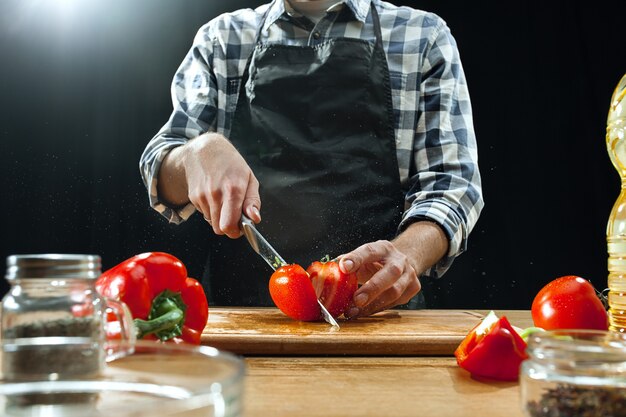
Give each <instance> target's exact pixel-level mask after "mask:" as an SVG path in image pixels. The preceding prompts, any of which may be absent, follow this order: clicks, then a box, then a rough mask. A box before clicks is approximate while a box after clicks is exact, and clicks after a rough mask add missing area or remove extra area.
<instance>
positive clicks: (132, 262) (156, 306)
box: [96, 252, 209, 344]
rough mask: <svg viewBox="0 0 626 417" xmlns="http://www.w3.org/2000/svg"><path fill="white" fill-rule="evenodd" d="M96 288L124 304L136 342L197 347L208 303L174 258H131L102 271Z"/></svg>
mask: <svg viewBox="0 0 626 417" xmlns="http://www.w3.org/2000/svg"><path fill="white" fill-rule="evenodd" d="M96 289H97V290H98V292H99V293H100V294H101V295H102V296H104V297H108V298H112V299H116V300H120V301H123V302H124V303H126V305H127V306H128V309H129V310H130V312H131V313H132V316H133V321H134V324H135V330H136V333H137V338H138V339H158V340H161V341H168V340H170V341H173V342H175V343H180V342H187V343H192V344H200V337H201V336H202V330H203V329H204V327H205V326H206V323H207V321H208V318H209V306H208V302H207V299H206V296H205V294H204V290H203V288H202V285H201V284H200V283H199V282H198V281H197V280H195V279H193V278H190V277H188V276H187V269H186V268H185V265H183V263H182V262H181V261H180V260H179V259H177V258H176V257H174V256H172V255H170V254H168V253H164V252H147V253H142V254H140V255H136V256H133V257H132V258H129V259H127V260H125V261H124V262H122V263H120V264H119V265H116V266H114V267H113V268H111V269H109V270H107V271H105V272H103V273H102V275H100V277H99V278H98V279H97V280H96Z"/></svg>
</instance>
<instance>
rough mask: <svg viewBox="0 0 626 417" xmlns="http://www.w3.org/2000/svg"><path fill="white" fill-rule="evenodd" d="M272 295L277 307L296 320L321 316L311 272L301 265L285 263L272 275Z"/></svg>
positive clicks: (313, 318) (308, 319) (314, 318)
mask: <svg viewBox="0 0 626 417" xmlns="http://www.w3.org/2000/svg"><path fill="white" fill-rule="evenodd" d="M269 287H270V295H271V297H272V300H273V301H274V304H276V307H278V308H279V309H280V310H281V311H282V312H283V313H285V314H286V315H287V316H289V317H291V318H292V319H294V320H301V321H314V320H319V319H320V318H321V310H320V307H319V305H318V304H317V296H316V295H315V290H314V289H313V285H312V284H311V279H310V278H309V274H308V273H307V272H306V271H305V270H304V268H302V267H301V266H300V265H296V264H291V265H283V266H281V267H280V268H278V269H277V270H276V271H274V273H273V274H272V276H271V277H270V285H269Z"/></svg>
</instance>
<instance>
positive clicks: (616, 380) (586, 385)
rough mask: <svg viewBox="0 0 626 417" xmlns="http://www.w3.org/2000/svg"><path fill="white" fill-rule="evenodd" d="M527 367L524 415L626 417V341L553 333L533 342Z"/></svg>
mask: <svg viewBox="0 0 626 417" xmlns="http://www.w3.org/2000/svg"><path fill="white" fill-rule="evenodd" d="M527 353H528V355H529V359H528V360H526V361H524V362H523V363H522V367H521V374H520V387H521V401H522V408H523V410H524V412H525V415H526V416H528V417H538V416H550V417H561V416H568V417H569V416H590V417H591V416H606V417H608V416H611V417H620V416H624V417H626V335H625V334H623V333H617V332H610V331H599V330H553V331H547V332H539V333H534V334H532V335H531V336H530V338H529V340H528V347H527Z"/></svg>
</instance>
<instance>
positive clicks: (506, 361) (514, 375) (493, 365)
mask: <svg viewBox="0 0 626 417" xmlns="http://www.w3.org/2000/svg"><path fill="white" fill-rule="evenodd" d="M454 356H456V360H457V363H458V364H459V366H460V367H461V368H463V369H465V370H467V371H469V372H470V373H471V374H472V375H474V376H479V377H484V378H491V379H497V380H501V381H516V380H517V379H518V378H519V368H520V365H521V363H522V361H523V360H525V359H526V358H528V355H526V342H524V340H523V339H522V338H521V336H520V335H518V334H517V332H516V331H515V330H514V329H513V327H512V326H511V324H510V323H509V321H508V320H507V318H506V317H504V316H503V317H501V318H500V319H498V317H497V316H496V315H495V313H494V312H493V311H492V312H490V313H489V314H488V315H487V317H485V318H484V319H483V320H482V321H481V322H480V323H479V324H478V325H476V326H475V327H474V328H473V329H472V330H471V331H470V332H469V334H468V335H467V336H466V337H465V339H464V340H463V341H462V342H461V344H460V345H459V347H458V348H457V349H456V351H455V352H454Z"/></svg>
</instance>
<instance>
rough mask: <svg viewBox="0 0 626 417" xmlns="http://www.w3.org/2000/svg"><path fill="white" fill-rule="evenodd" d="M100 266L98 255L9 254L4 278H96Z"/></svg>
mask: <svg viewBox="0 0 626 417" xmlns="http://www.w3.org/2000/svg"><path fill="white" fill-rule="evenodd" d="M101 267H102V263H101V260H100V256H98V255H78V254H57V253H44V254H33V255H11V256H9V257H7V271H6V275H5V278H6V279H7V280H8V281H11V280H14V279H31V278H35V279H36V278H46V279H50V278H64V279H96V278H98V276H100V273H101Z"/></svg>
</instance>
